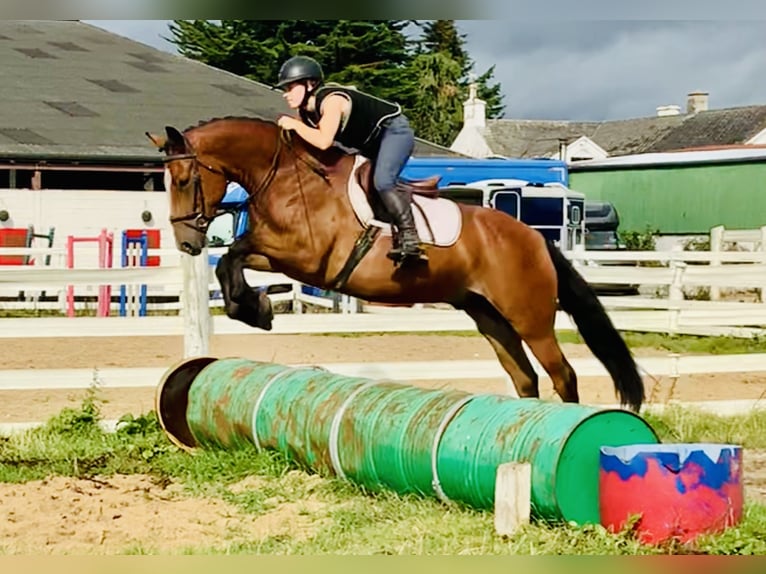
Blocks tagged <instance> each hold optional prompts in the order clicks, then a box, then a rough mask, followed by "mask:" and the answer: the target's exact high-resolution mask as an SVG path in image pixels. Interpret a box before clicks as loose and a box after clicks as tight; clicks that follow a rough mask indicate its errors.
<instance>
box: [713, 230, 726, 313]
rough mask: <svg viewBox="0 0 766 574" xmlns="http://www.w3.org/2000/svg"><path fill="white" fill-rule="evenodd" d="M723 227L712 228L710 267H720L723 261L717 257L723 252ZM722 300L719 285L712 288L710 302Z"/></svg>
mask: <svg viewBox="0 0 766 574" xmlns="http://www.w3.org/2000/svg"><path fill="white" fill-rule="evenodd" d="M723 232H724V227H723V225H716V226H715V227H711V228H710V266H711V267H713V266H718V265H720V264H721V260H720V259H719V258H718V257H717V256H716V255H715V254H716V253H718V252H720V251H723ZM720 298H721V289H720V287H718V286H717V285H711V286H710V300H711V301H718V300H719V299H720Z"/></svg>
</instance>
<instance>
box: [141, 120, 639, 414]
mask: <svg viewBox="0 0 766 574" xmlns="http://www.w3.org/2000/svg"><path fill="white" fill-rule="evenodd" d="M146 135H147V137H149V139H150V140H151V141H152V142H153V144H154V145H155V146H156V147H157V148H158V149H159V151H160V152H164V154H165V155H164V157H163V161H164V162H165V189H166V191H167V192H168V196H169V202H170V222H171V224H172V227H173V233H174V237H175V242H176V246H177V248H178V249H179V250H180V251H181V252H185V253H187V254H190V255H192V256H196V255H199V253H200V252H201V250H202V249H203V247H205V246H206V245H207V243H206V241H207V237H206V231H207V228H208V225H209V223H210V221H211V220H212V219H214V218H215V217H216V215H217V214H218V213H220V212H219V211H218V208H217V206H218V204H219V203H220V202H221V200H222V199H223V196H224V194H225V191H226V187H227V184H228V182H230V181H234V182H238V183H239V184H240V185H241V186H242V187H243V188H244V189H245V190H246V191H247V193H248V197H249V199H248V212H249V217H250V220H249V221H250V223H249V229H248V231H247V232H246V233H245V234H244V235H243V236H242V237H240V238H238V239H237V240H235V241H234V242H233V243H232V245H231V246H230V247H229V249H228V250H227V252H226V253H225V254H224V255H222V256H221V258H220V260H219V262H218V264H217V265H216V269H215V273H216V277H217V279H218V281H219V282H220V285H221V292H222V295H223V299H224V305H225V310H226V313H227V315H228V316H229V317H230V318H232V319H235V320H238V321H242V322H243V323H245V324H247V325H250V326H253V327H256V328H261V329H264V330H270V329H271V328H272V325H271V323H272V318H273V313H272V309H271V304H270V301H269V299H268V296H267V293H266V292H264V290H262V289H258V288H255V287H252V286H250V285H248V284H247V282H246V280H245V276H244V269H253V270H256V271H266V272H275V273H282V274H285V275H287V276H289V277H291V278H293V279H295V280H297V281H300V282H303V283H305V284H309V285H313V286H315V287H318V288H322V289H328V290H333V291H335V292H339V293H345V294H348V295H351V296H353V297H356V298H360V299H363V300H367V301H371V302H380V303H389V304H391V303H393V304H415V303H447V304H450V305H451V306H452V307H453V308H455V309H458V310H462V311H464V312H465V313H467V314H468V316H469V317H471V319H472V320H473V322H474V323H475V324H476V327H477V329H478V331H479V332H480V333H481V334H482V335H483V336H484V337H485V338H486V339H487V340H488V341H489V343H490V345H491V346H492V348H493V350H494V352H495V354H496V355H497V358H498V360H499V361H500V363H501V365H502V367H503V368H504V370H505V371H506V372H507V373H508V375H509V376H510V378H511V379H512V381H513V383H514V386H515V387H516V390H517V392H518V395H519V397H533V398H539V387H538V375H537V373H536V372H535V370H534V368H533V366H532V364H531V363H530V361H529V358H528V357H527V355H526V353H525V351H524V348H523V346H522V341H524V342H525V343H526V344H527V346H528V347H529V349H530V350H531V352H532V353H533V354H534V356H535V357H536V358H537V360H538V361H539V362H540V364H541V365H542V367H543V368H544V369H545V370H546V372H547V373H548V375H549V376H550V378H551V381H552V383H553V387H554V389H555V391H556V393H557V394H558V395H559V397H560V398H561V400H562V401H564V402H574V403H577V402H579V393H578V389H577V376H576V374H575V371H574V370H573V368H572V367H571V365H570V364H569V362H568V361H567V360H566V358H565V357H564V355H563V353H562V350H561V348H560V347H559V344H558V341H557V339H556V335H555V332H554V321H555V317H556V312H557V310H558V308H559V306H560V308H561V309H563V310H564V311H565V312H567V313H568V314H569V315H570V316H571V317H572V318H573V319H574V322H575V324H576V326H577V329H578V331H579V332H580V334H581V336H582V337H583V340H584V341H585V343H586V344H587V345H588V347H589V348H590V349H591V351H592V352H593V354H594V355H595V356H596V357H597V358H598V359H599V361H601V363H602V364H603V365H604V366H605V368H606V369H607V371H608V372H609V374H610V376H611V378H612V380H613V383H614V387H615V394H616V395H618V396H619V400H620V404H621V406H623V407H627V408H629V409H630V410H633V411H635V412H638V411H639V410H640V408H641V405H642V402H643V400H644V398H645V394H644V384H643V380H642V378H641V376H640V375H639V373H638V370H637V367H636V364H635V362H634V359H633V356H632V354H631V352H630V350H629V349H628V347H627V345H626V343H625V342H624V340H623V338H622V337H621V335H620V333H619V332H618V331H617V330H616V328H615V327H614V325H613V324H612V322H611V320H610V318H609V317H608V315H607V314H606V311H605V309H604V308H603V306H602V305H601V302H600V301H599V299H598V298H597V296H596V294H595V292H594V291H593V290H592V288H591V287H590V286H589V285H588V283H587V282H586V281H585V279H584V278H583V277H582V276H581V275H580V274H579V273H578V272H577V270H576V269H575V268H574V267H573V266H572V265H571V264H570V262H569V260H568V259H567V258H566V257H565V256H564V254H563V253H561V251H560V250H559V249H558V248H557V246H556V245H554V244H553V243H551V242H550V241H548V240H546V238H545V237H544V236H543V235H542V234H541V233H540V232H539V231H537V230H536V229H533V228H531V227H529V226H528V225H526V224H525V223H523V222H521V221H519V220H517V219H516V218H514V217H512V216H510V215H508V214H506V213H504V212H501V211H499V210H496V209H492V208H487V207H479V206H473V205H466V204H462V203H456V202H453V201H451V200H449V199H447V198H443V197H438V187H437V184H438V178H430V179H429V180H420V181H409V182H407V181H404V180H403V179H400V184H401V185H402V186H403V188H404V189H406V190H408V192H409V193H410V194H411V198H412V199H413V202H414V204H413V205H414V207H413V211H414V212H415V216H416V220H417V222H418V231H419V234H420V236H421V239H422V240H423V241H424V244H425V245H426V247H427V250H428V255H427V257H428V260H427V261H426V262H420V261H418V262H416V263H415V264H412V265H410V264H405V265H398V264H397V263H396V262H394V261H392V260H391V259H389V258H388V257H387V252H388V250H389V249H390V248H391V242H392V241H394V240H395V233H394V234H393V235H392V233H391V231H392V228H391V226H390V224H389V223H388V222H389V221H390V219H387V215H386V214H385V213H384V210H383V209H382V208H381V204H380V203H379V200H377V201H376V197H377V194H376V193H374V191H372V190H371V187H372V186H371V177H370V169H369V168H370V163H369V162H368V161H366V158H363V157H361V156H360V155H359V154H357V153H354V152H353V150H346V149H342V148H339V147H331V148H330V149H328V150H319V149H317V148H314V147H313V146H311V145H310V144H308V143H307V142H305V141H304V140H302V139H301V138H300V137H299V136H297V135H294V132H286V131H284V130H282V129H281V128H280V127H279V126H277V124H276V123H275V122H273V121H270V120H266V119H262V118H253V117H224V118H213V119H211V120H208V121H205V122H200V123H199V124H198V125H196V126H192V127H190V128H187V129H186V130H184V132H183V133H181V132H180V131H179V130H177V129H176V128H174V127H172V126H166V127H165V133H164V134H163V135H156V134H151V133H149V132H146ZM429 195H430V196H429Z"/></svg>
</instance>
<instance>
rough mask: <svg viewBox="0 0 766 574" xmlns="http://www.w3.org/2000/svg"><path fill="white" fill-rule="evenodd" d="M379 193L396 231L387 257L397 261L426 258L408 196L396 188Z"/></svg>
mask: <svg viewBox="0 0 766 574" xmlns="http://www.w3.org/2000/svg"><path fill="white" fill-rule="evenodd" d="M379 195H380V198H381V201H382V202H383V205H385V207H386V209H387V210H388V212H389V213H390V214H391V216H392V217H393V219H394V225H395V226H396V229H397V231H398V233H397V234H396V237H397V238H398V241H395V242H394V246H393V248H392V249H391V251H389V252H388V258H389V259H393V260H394V261H397V262H402V261H404V260H409V259H422V260H424V261H425V260H427V257H426V255H425V252H424V251H423V249H422V248H421V247H420V239H419V238H418V232H417V229H416V228H415V218H414V216H413V215H412V205H411V204H410V201H409V197H408V196H407V195H406V194H405V193H404V192H401V191H398V190H391V191H385V192H382V193H380V194H379Z"/></svg>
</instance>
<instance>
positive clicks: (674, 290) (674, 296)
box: [668, 246, 686, 334]
mask: <svg viewBox="0 0 766 574" xmlns="http://www.w3.org/2000/svg"><path fill="white" fill-rule="evenodd" d="M673 251H681V248H680V247H678V246H677V247H676V248H674V249H673ZM670 268H671V269H672V270H673V280H672V282H671V284H670V288H669V290H668V300H669V301H671V302H673V303H676V305H668V313H669V318H668V319H669V332H670V333H671V334H674V333H677V332H678V322H679V321H678V320H679V317H680V315H681V302H682V301H683V300H684V272H685V271H686V261H679V260H678V259H676V258H675V257H673V258H671V260H670Z"/></svg>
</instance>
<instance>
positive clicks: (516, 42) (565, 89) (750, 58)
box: [86, 18, 766, 120]
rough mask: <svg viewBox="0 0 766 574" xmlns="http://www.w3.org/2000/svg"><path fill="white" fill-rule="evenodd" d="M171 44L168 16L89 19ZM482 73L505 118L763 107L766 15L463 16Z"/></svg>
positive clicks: (594, 117)
mask: <svg viewBox="0 0 766 574" xmlns="http://www.w3.org/2000/svg"><path fill="white" fill-rule="evenodd" d="M86 22H90V23H93V24H97V25H99V26H102V27H104V28H106V29H108V30H110V31H112V32H115V33H118V34H121V35H123V36H127V37H129V38H132V39H135V40H138V41H140V42H144V43H146V44H149V45H151V46H154V47H157V48H161V49H165V50H170V51H172V50H173V48H174V46H172V45H170V44H168V43H167V42H164V41H163V40H162V39H161V36H162V35H165V36H169V35H170V33H169V31H168V29H167V23H168V21H166V20H101V21H90V20H86ZM458 27H459V29H460V31H461V32H462V33H464V34H466V35H467V37H466V48H467V50H468V53H469V54H470V56H471V57H472V58H473V60H474V62H475V63H476V67H475V70H476V72H478V73H481V72H484V71H485V70H486V69H487V68H489V67H490V66H492V65H495V78H496V80H497V81H499V82H500V83H501V84H502V90H503V94H504V95H505V99H504V103H505V117H508V118H510V117H513V118H520V119H559V120H603V119H624V118H631V117H641V116H649V115H654V114H655V113H656V110H655V108H656V107H657V106H660V105H667V104H676V105H679V106H681V108H682V110H683V109H684V108H685V106H686V94H687V93H688V92H690V91H696V90H703V91H707V92H709V93H710V107H711V108H722V107H732V106H743V105H753V104H756V105H758V104H766V57H764V52H763V38H764V36H766V21H764V20H749V21H744V20H743V21H722V20H721V21H710V20H708V21H704V20H700V21H683V20H660V21H652V20H602V21H596V20H572V19H562V20H556V19H551V20H543V19H539V18H538V19H527V20H523V21H511V20H459V21H458Z"/></svg>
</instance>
